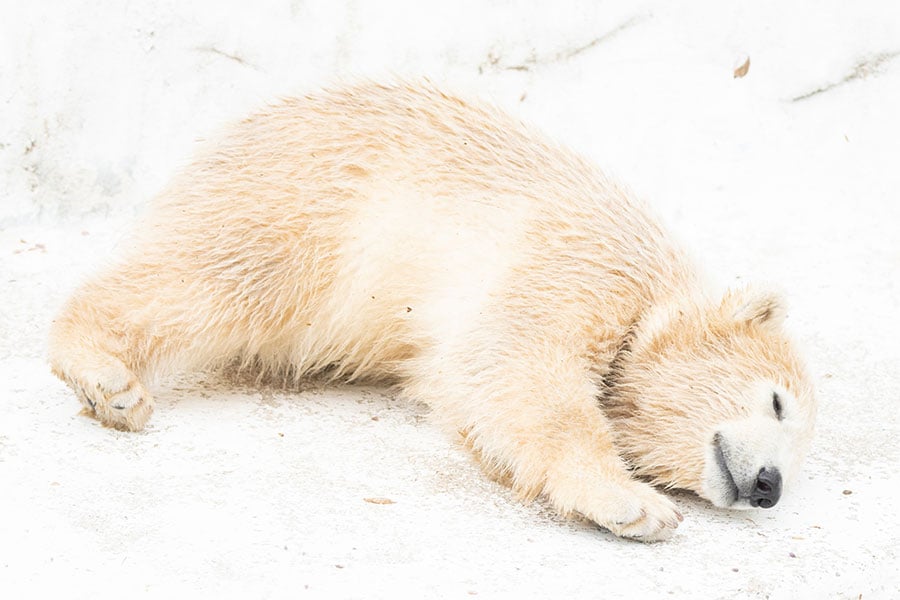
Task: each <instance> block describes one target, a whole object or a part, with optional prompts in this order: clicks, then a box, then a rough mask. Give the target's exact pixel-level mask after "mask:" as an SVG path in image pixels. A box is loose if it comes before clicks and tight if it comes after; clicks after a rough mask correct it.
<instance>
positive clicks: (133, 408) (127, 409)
mask: <svg viewBox="0 0 900 600" xmlns="http://www.w3.org/2000/svg"><path fill="white" fill-rule="evenodd" d="M113 361H114V362H113ZM113 361H111V362H110V363H109V364H108V365H106V366H104V367H101V368H98V369H88V370H85V371H82V372H80V373H78V374H74V373H62V377H63V379H65V380H66V382H67V383H68V384H69V385H70V386H71V387H72V389H73V390H75V394H76V395H77V396H78V399H79V400H80V401H81V403H82V404H83V405H84V408H85V411H86V412H87V413H89V414H91V415H94V416H96V417H97V418H98V419H100V421H101V422H102V423H103V424H104V425H107V426H108V427H114V428H115V429H121V430H125V431H139V430H140V429H143V427H144V424H146V422H147V420H148V419H149V418H150V415H151V414H152V413H153V398H152V397H151V396H150V394H149V393H148V392H147V390H146V389H145V388H144V386H143V385H141V383H140V381H138V379H137V377H135V375H134V373H132V372H131V371H130V370H129V369H128V368H127V367H125V365H123V364H122V363H121V362H119V361H118V360H114V359H113Z"/></svg>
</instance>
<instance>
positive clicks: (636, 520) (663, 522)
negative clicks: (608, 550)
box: [585, 481, 684, 542]
mask: <svg viewBox="0 0 900 600" xmlns="http://www.w3.org/2000/svg"><path fill="white" fill-rule="evenodd" d="M609 492H610V493H608V494H604V496H606V498H605V499H604V501H603V503H602V505H598V506H596V507H593V508H592V510H589V511H587V512H586V513H585V514H586V516H588V517H589V518H590V519H591V520H593V521H594V522H596V523H597V524H598V525H600V526H602V527H604V528H606V529H608V530H610V531H611V532H612V533H614V534H615V535H618V536H620V537H625V538H631V539H635V540H639V541H642V542H656V541H660V540H665V539H668V538H670V537H671V536H672V534H673V533H674V532H675V529H676V528H677V527H678V524H679V523H680V522H681V521H683V520H684V517H682V516H681V513H680V512H678V509H677V508H676V507H675V504H673V503H672V501H671V500H669V499H668V498H666V497H665V496H663V495H662V494H660V493H659V492H657V491H656V490H655V489H653V487H652V486H650V485H648V484H646V483H642V482H640V481H628V482H627V483H624V484H619V485H617V486H616V487H615V489H612V490H609Z"/></svg>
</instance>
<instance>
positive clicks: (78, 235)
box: [0, 0, 900, 600]
mask: <svg viewBox="0 0 900 600" xmlns="http://www.w3.org/2000/svg"><path fill="white" fill-rule="evenodd" d="M748 57H749V59H750V68H749V71H748V72H747V74H746V76H744V77H742V78H736V77H734V74H733V73H734V70H735V68H736V67H738V66H740V65H741V64H742V63H743V62H744V61H745V59H746V58H748ZM423 76H424V77H428V78H429V79H430V80H432V81H433V82H435V83H438V84H441V85H445V86H446V87H448V88H449V89H452V90H457V91H461V92H462V93H464V94H467V95H472V96H478V97H481V98H485V99H487V100H489V101H492V102H495V103H496V104H498V105H500V106H503V107H505V108H506V109H507V110H509V111H511V112H513V113H515V114H518V115H520V116H521V117H522V118H524V119H526V120H528V121H530V122H532V123H535V124H536V125H538V126H539V127H541V128H542V129H544V130H545V131H546V132H548V133H549V134H551V135H552V136H554V137H556V138H557V139H559V140H561V141H563V142H564V143H567V144H569V145H571V146H573V147H575V148H576V149H578V150H580V151H581V152H583V153H584V154H586V155H588V156H590V157H591V158H592V159H594V160H596V161H597V162H598V163H600V164H601V165H603V166H605V167H606V168H607V169H608V170H609V171H610V172H611V173H613V174H615V175H616V176H617V177H619V178H620V179H622V180H623V181H625V182H627V183H628V184H629V185H630V186H631V187H632V188H634V189H635V190H637V192H638V193H639V194H641V195H642V196H645V197H647V198H649V199H650V200H651V203H652V204H653V205H654V206H655V208H656V210H657V211H658V212H659V213H660V214H661V215H662V216H663V217H664V219H665V220H666V221H667V222H668V223H669V225H670V228H671V229H672V230H673V232H674V233H675V234H676V235H678V236H679V237H680V238H681V239H682V240H683V241H684V243H685V244H686V245H687V246H688V247H689V248H690V249H691V251H692V252H693V253H694V254H695V255H696V256H697V257H698V258H699V259H700V262H701V263H703V264H704V265H705V266H706V267H707V269H708V272H709V273H710V274H711V275H712V276H713V277H714V278H715V279H716V280H718V281H720V282H722V284H724V285H729V284H735V283H738V284H739V283H742V282H745V281H761V282H764V283H769V284H771V285H775V286H777V287H778V288H780V289H782V290H783V291H784V292H785V294H786V295H787V297H788V298H789V301H790V307H791V310H790V316H789V321H788V325H789V327H790V329H791V330H792V332H793V333H794V335H795V336H796V337H797V339H798V340H799V342H800V343H801V345H802V346H803V347H804V348H805V352H806V355H807V356H808V361H809V365H810V368H811V370H812V373H813V375H814V378H815V381H816V384H817V389H818V395H819V398H820V402H821V408H820V413H819V423H818V430H817V437H816V440H815V443H814V446H813V448H812V451H811V454H810V456H809V459H808V462H807V464H806V466H805V471H804V473H803V474H802V476H801V478H800V480H799V481H798V482H797V485H796V486H795V487H794V489H791V490H789V493H788V495H787V496H786V497H785V498H784V499H783V501H782V502H781V503H780V504H779V505H778V506H777V507H776V508H774V509H771V510H768V511H751V512H728V511H722V510H718V509H714V508H712V507H711V506H709V505H708V504H707V503H705V502H704V501H702V500H700V499H699V498H696V497H694V496H692V495H690V494H675V495H674V500H675V502H676V503H677V504H678V506H679V507H680V509H681V510H682V512H683V513H684V515H685V521H684V523H683V524H682V525H681V527H680V528H679V529H678V531H677V533H676V535H675V536H674V538H673V539H672V540H670V541H667V542H663V543H658V544H652V545H645V544H640V543H635V542H628V541H623V540H619V539H616V538H614V537H613V536H611V535H610V534H608V533H606V532H604V531H602V530H599V529H597V528H596V527H593V526H591V525H589V524H585V523H581V522H573V521H566V520H564V519H561V518H559V517H557V516H555V515H554V514H553V513H552V512H551V511H550V510H549V509H548V508H547V507H546V506H545V505H543V504H542V503H541V502H540V501H538V502H535V503H532V504H523V503H521V502H519V501H518V500H517V499H516V498H515V497H514V496H513V495H512V493H511V492H510V491H509V490H508V489H506V488H504V487H502V486H500V485H498V484H495V483H493V482H491V481H489V480H487V479H486V478H485V477H484V476H483V475H482V474H481V472H480V470H479V468H478V466H477V465H476V464H475V463H474V461H473V459H472V458H471V457H470V455H469V454H468V453H467V451H466V450H465V449H464V448H463V447H461V445H460V443H459V441H458V440H456V439H453V438H451V437H450V436H448V435H446V434H445V433H444V432H442V431H439V430H438V429H437V428H436V427H435V426H433V425H431V424H430V423H429V421H428V419H427V410H426V409H425V408H424V407H422V406H418V405H415V404H408V403H404V402H401V401H399V400H396V399H395V398H393V397H392V396H391V395H390V394H389V393H387V392H386V391H385V390H380V389H374V388H360V387H351V386H347V387H326V386H323V385H321V384H318V383H316V382H310V383H307V384H304V385H303V386H301V387H300V388H296V389H283V388H280V387H273V386H271V385H266V384H261V385H257V384H256V383H254V382H252V381H234V380H233V379H229V378H227V377H223V376H221V375H215V374H201V375H196V374H195V375H189V376H184V377H180V378H173V379H172V380H170V381H167V382H164V384H163V385H161V386H159V388H158V389H156V390H155V391H156V399H157V402H158V407H157V411H156V414H155V415H154V417H153V419H152V420H151V422H150V424H149V426H148V427H147V429H146V430H145V431H143V432H141V433H122V432H117V431H112V430H109V429H105V428H103V427H102V426H100V425H99V423H98V422H96V421H94V420H92V419H90V418H87V417H85V416H82V415H80V414H79V407H78V403H77V402H76V400H75V399H74V397H73V395H72V394H71V393H70V392H69V391H68V390H67V389H66V387H65V386H64V385H63V384H62V383H61V382H59V381H57V380H56V379H55V378H54V377H53V376H52V375H51V374H50V373H49V370H48V368H47V365H46V362H45V358H44V357H45V347H46V332H47V328H48V325H49V323H50V320H51V319H52V315H53V313H54V311H55V310H57V308H58V307H59V305H60V304H61V302H62V301H63V300H64V299H65V297H66V295H67V293H68V292H69V291H70V290H71V289H72V287H73V286H74V285H75V284H76V283H77V282H78V280H79V279H80V278H81V277H83V276H84V275H85V274H87V273H89V272H91V271H92V270H93V269H94V268H96V266H97V265H98V264H100V263H102V262H103V261H104V260H106V257H107V256H108V255H109V253H110V252H112V251H113V249H114V247H115V245H116V243H117V241H118V240H120V239H121V238H122V236H123V235H126V233H127V223H128V222H129V221H130V220H131V218H132V217H133V216H134V215H135V214H136V213H139V212H140V211H141V210H142V208H143V207H144V206H145V204H146V202H147V200H148V199H149V198H150V197H152V196H153V194H154V193H155V192H156V191H158V190H159V189H160V187H161V186H162V185H163V184H164V183H165V181H166V180H167V178H168V177H169V176H170V175H171V174H172V172H173V171H174V170H175V169H176V168H177V167H178V165H180V164H182V163H184V162H185V161H186V160H187V157H189V156H190V152H191V148H192V146H193V144H194V141H195V140H196V139H198V138H203V137H205V136H208V135H210V134H212V133H213V132H214V131H215V130H216V128H217V127H219V126H220V125H221V124H223V123H225V122H227V120H228V119H229V118H234V117H236V116H240V115H241V114H243V113H245V112H247V111H249V110H251V109H252V108H253V107H255V106H259V105H261V104H263V103H265V102H267V101H269V100H272V99H274V98H276V97H278V96H280V95H288V94H291V93H297V92H304V91H307V90H311V89H315V88H318V87H321V86H323V85H328V84H332V83H335V82H340V81H347V80H351V81H352V80H354V79H356V78H359V77H367V78H374V79H380V78H389V77H412V78H416V77H423ZM0 257H2V259H0V283H2V292H0V597H3V598H26V597H28V598H38V597H59V598H122V597H125V598H133V597H147V598H174V597H185V598H297V597H299V598H367V599H368V598H466V597H480V598H753V599H756V598H760V599H762V598H767V599H793V598H816V599H818V598H841V599H858V598H864V599H865V600H871V599H873V598H886V599H890V598H900V573H898V564H900V560H898V547H900V533H898V531H900V527H898V526H900V516H898V514H900V511H898V510H897V488H898V486H897V483H898V476H897V469H898V467H900V451H898V447H900V441H898V440H900V419H898V411H900V397H898V396H900V375H898V365H900V335H898V334H900V324H898V317H897V315H898V314H900V4H898V3H897V2H896V1H895V0H870V1H865V0H863V1H855V2H841V1H838V0H821V1H811V0H810V1H806V2H789V1H788V2H774V1H764V2H755V3H749V2H748V3H732V2H721V1H719V0H697V1H694V2H687V3H682V2H668V1H666V0H637V1H631V2H628V1H625V0H609V1H604V2H597V1H595V0H583V1H574V0H572V1H562V0H557V1H555V2H552V3H537V2H511V1H496V2H490V3H487V2H485V3H481V2H474V1H471V0H461V1H457V2H422V1H418V2H416V1H412V0H410V1H408V2H403V1H394V0H392V1H384V2H377V3H376V2H365V3H364V2H356V1H355V0H339V1H333V2H329V1H324V0H313V1H301V0H294V1H289V0H255V1H254V2H243V1H240V0H216V1H214V0H197V1H193V2H185V1H178V0H156V1H147V2H122V1H120V0H44V1H42V2H35V1H34V0H2V2H0ZM380 498H386V499H390V500H392V501H393V503H392V504H379V503H373V502H369V501H367V499H369V500H371V499H380Z"/></svg>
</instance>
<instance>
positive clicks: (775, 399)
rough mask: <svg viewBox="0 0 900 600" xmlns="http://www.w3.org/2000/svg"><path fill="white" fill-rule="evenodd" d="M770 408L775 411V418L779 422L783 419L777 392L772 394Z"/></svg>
mask: <svg viewBox="0 0 900 600" xmlns="http://www.w3.org/2000/svg"><path fill="white" fill-rule="evenodd" d="M772 408H773V409H774V410H775V416H776V417H777V418H778V420H779V421H781V420H782V419H784V414H782V406H781V397H780V396H779V395H778V392H772Z"/></svg>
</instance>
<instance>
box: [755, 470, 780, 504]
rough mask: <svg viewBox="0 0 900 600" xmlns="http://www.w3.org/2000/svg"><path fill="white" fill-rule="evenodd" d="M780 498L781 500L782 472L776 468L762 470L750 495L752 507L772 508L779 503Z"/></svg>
mask: <svg viewBox="0 0 900 600" xmlns="http://www.w3.org/2000/svg"><path fill="white" fill-rule="evenodd" d="M779 498H781V472H780V471H779V470H778V469H776V468H767V467H763V468H761V469H760V470H759V475H757V476H756V484H755V485H754V486H753V491H752V492H751V493H750V506H752V507H754V508H757V507H758V508H772V507H773V506H775V505H776V504H777V503H778V499H779Z"/></svg>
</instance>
